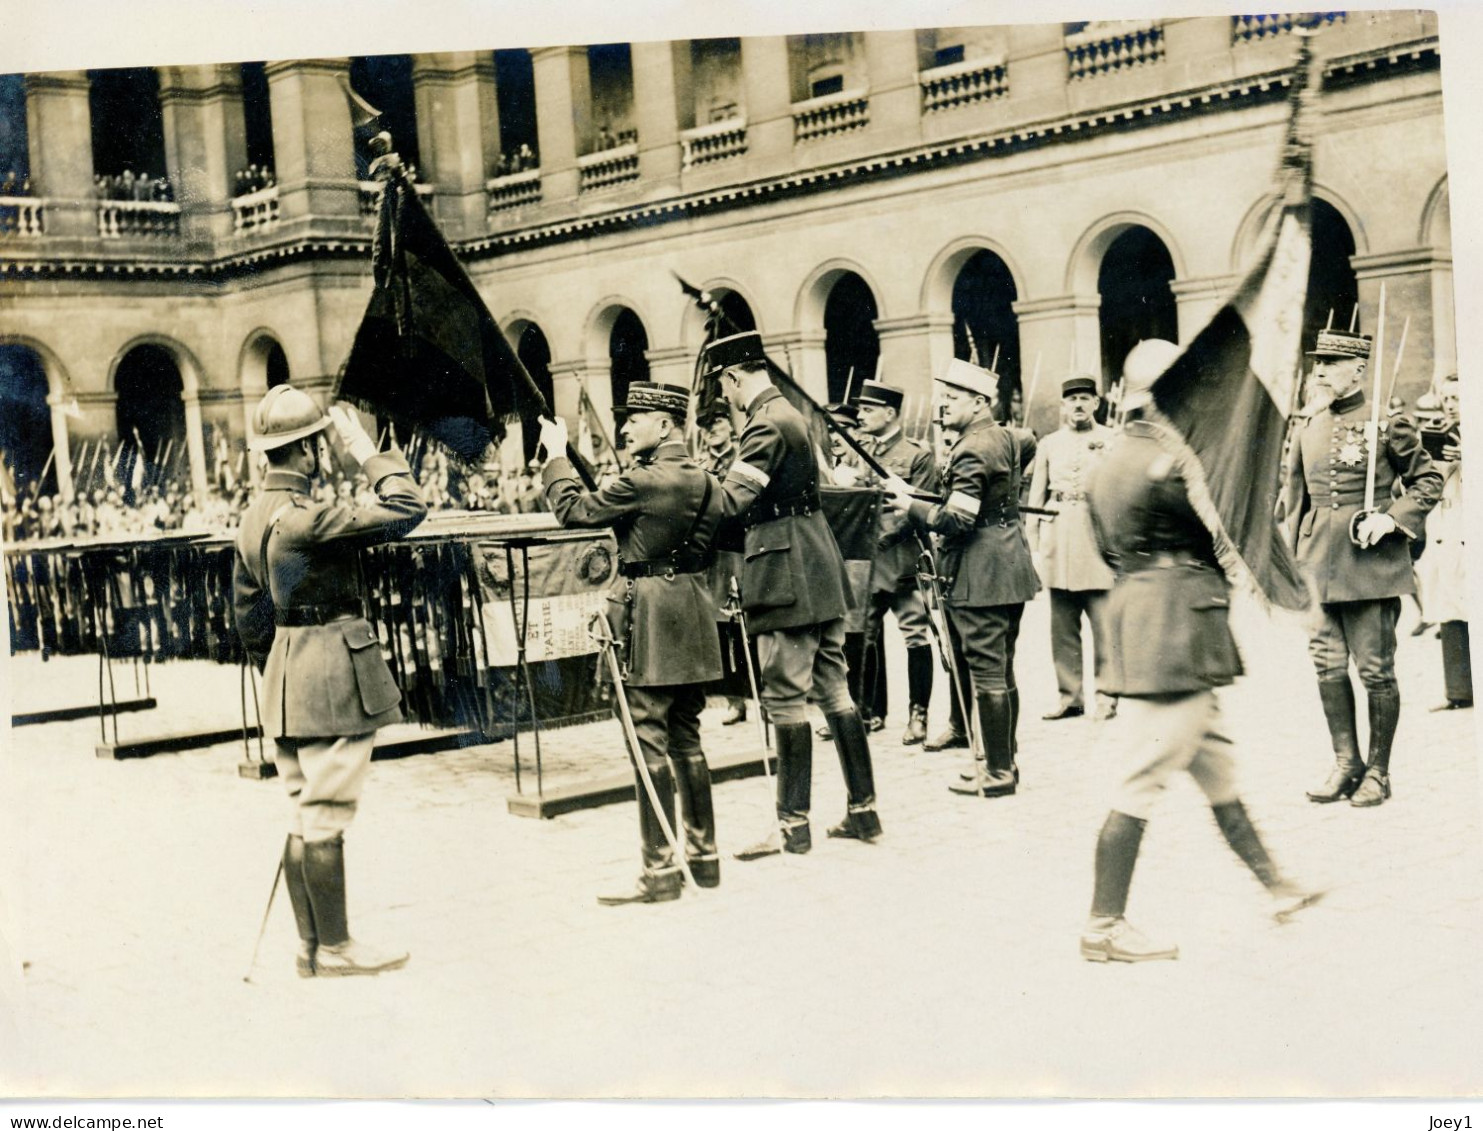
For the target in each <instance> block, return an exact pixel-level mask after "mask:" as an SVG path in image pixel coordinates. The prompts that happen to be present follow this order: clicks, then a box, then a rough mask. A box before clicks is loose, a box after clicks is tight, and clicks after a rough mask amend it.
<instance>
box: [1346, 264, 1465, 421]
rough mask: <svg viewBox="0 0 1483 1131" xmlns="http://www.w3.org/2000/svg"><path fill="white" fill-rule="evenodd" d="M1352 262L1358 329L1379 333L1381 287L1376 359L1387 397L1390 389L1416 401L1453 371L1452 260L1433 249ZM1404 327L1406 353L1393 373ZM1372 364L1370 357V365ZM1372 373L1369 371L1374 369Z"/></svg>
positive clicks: (1454, 363)
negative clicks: (1379, 339) (1382, 288)
mask: <svg viewBox="0 0 1483 1131" xmlns="http://www.w3.org/2000/svg"><path fill="white" fill-rule="evenodd" d="M1350 264H1351V265H1352V266H1353V267H1354V273H1355V277H1356V278H1357V279H1358V281H1359V307H1360V311H1359V319H1360V327H1361V328H1362V329H1363V330H1364V332H1365V333H1367V334H1375V333H1377V320H1378V314H1379V308H1380V285H1381V284H1382V283H1384V285H1385V341H1384V342H1383V344H1382V349H1383V354H1382V356H1381V357H1380V358H1379V359H1378V360H1379V362H1380V364H1381V365H1382V366H1383V374H1382V379H1383V381H1384V383H1385V387H1386V390H1387V395H1388V394H1389V392H1391V391H1394V392H1395V393H1396V394H1397V395H1399V396H1400V397H1401V398H1402V399H1404V400H1405V401H1406V403H1407V404H1409V405H1414V404H1415V402H1416V398H1417V397H1418V396H1420V395H1421V394H1422V393H1424V392H1426V391H1427V389H1428V388H1430V387H1431V385H1432V382H1433V381H1435V380H1437V379H1439V378H1441V377H1445V376H1447V375H1448V374H1449V373H1455V372H1456V371H1457V342H1456V337H1455V328H1454V325H1453V315H1452V294H1451V291H1452V259H1451V257H1450V256H1449V255H1446V254H1445V253H1441V252H1438V251H1437V250H1436V249H1433V248H1412V249H1406V250H1403V251H1391V252H1381V253H1379V254H1374V255H1356V256H1354V257H1353V258H1352V259H1351V260H1350ZM1439 314H1440V317H1439ZM1408 319H1409V322H1410V325H1409V327H1408V326H1407V320H1408ZM1403 328H1404V329H1405V330H1406V352H1405V354H1404V355H1403V356H1402V358H1401V364H1400V370H1399V372H1397V371H1396V368H1395V365H1396V350H1397V348H1398V347H1399V346H1400V341H1401V331H1402V329H1403ZM1374 363H1375V362H1374V360H1372V361H1371V365H1372V366H1373V365H1374ZM1370 372H1371V374H1373V372H1374V371H1373V369H1371V371H1370ZM1368 380H1369V377H1368V376H1367V377H1366V381H1367V382H1368ZM1368 389H1369V385H1368V383H1367V384H1366V390H1368Z"/></svg>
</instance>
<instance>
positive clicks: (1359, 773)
mask: <svg viewBox="0 0 1483 1131" xmlns="http://www.w3.org/2000/svg"><path fill="white" fill-rule="evenodd" d="M1318 697H1319V699H1320V700H1321V701H1322V702H1323V717H1324V718H1325V719H1327V720H1328V726H1329V737H1330V738H1331V739H1332V740H1333V744H1334V768H1333V769H1332V770H1331V771H1330V772H1329V776H1328V777H1327V778H1325V779H1324V782H1323V784H1322V785H1320V786H1319V787H1318V788H1317V789H1311V790H1309V791H1308V800H1309V801H1316V802H1318V803H1319V804H1320V805H1326V804H1328V803H1329V802H1331V801H1342V800H1344V799H1345V798H1346V797H1349V796H1350V795H1351V794H1353V793H1354V791H1355V789H1357V788H1358V787H1359V783H1360V779H1361V778H1362V777H1364V773H1365V764H1364V763H1363V762H1361V761H1360V758H1359V738H1358V736H1357V735H1356V733H1355V724H1354V685H1353V684H1351V683H1350V682H1349V676H1348V675H1347V674H1346V675H1344V676H1343V677H1342V678H1339V679H1321V680H1319V681H1318Z"/></svg>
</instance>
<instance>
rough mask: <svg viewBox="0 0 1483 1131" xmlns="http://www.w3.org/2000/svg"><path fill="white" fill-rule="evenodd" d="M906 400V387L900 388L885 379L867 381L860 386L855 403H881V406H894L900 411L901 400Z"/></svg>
mask: <svg viewBox="0 0 1483 1131" xmlns="http://www.w3.org/2000/svg"><path fill="white" fill-rule="evenodd" d="M904 400H906V390H905V389H898V388H896V386H894V385H887V384H886V383H885V382H883V381H866V382H865V384H863V385H861V386H860V395H859V396H858V397H856V398H855V403H856V404H862V405H865V404H870V405H879V406H880V407H881V408H894V409H895V410H896V411H897V412H900V411H901V402H902V401H904Z"/></svg>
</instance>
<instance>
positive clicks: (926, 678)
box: [901, 644, 932, 746]
mask: <svg viewBox="0 0 1483 1131" xmlns="http://www.w3.org/2000/svg"><path fill="white" fill-rule="evenodd" d="M906 688H907V696H908V698H909V699H910V700H911V717H910V721H909V722H908V723H907V724H906V733H904V734H903V735H902V736H901V745H902V746H920V745H921V744H922V743H923V742H925V741H927V705H928V704H929V703H931V702H932V647H931V645H927V644H923V645H919V646H917V647H915V648H908V649H907V650H906Z"/></svg>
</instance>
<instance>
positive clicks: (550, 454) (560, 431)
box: [540, 416, 567, 459]
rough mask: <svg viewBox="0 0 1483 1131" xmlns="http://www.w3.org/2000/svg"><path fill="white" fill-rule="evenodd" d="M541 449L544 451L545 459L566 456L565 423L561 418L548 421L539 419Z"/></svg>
mask: <svg viewBox="0 0 1483 1131" xmlns="http://www.w3.org/2000/svg"><path fill="white" fill-rule="evenodd" d="M540 427H541V447H542V448H544V449H545V450H546V458H547V459H555V458H556V457H557V456H564V455H566V446H567V432H566V421H565V420H563V419H562V418H561V417H559V416H558V417H556V418H555V419H554V420H548V419H547V418H546V417H544V416H542V417H540Z"/></svg>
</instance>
